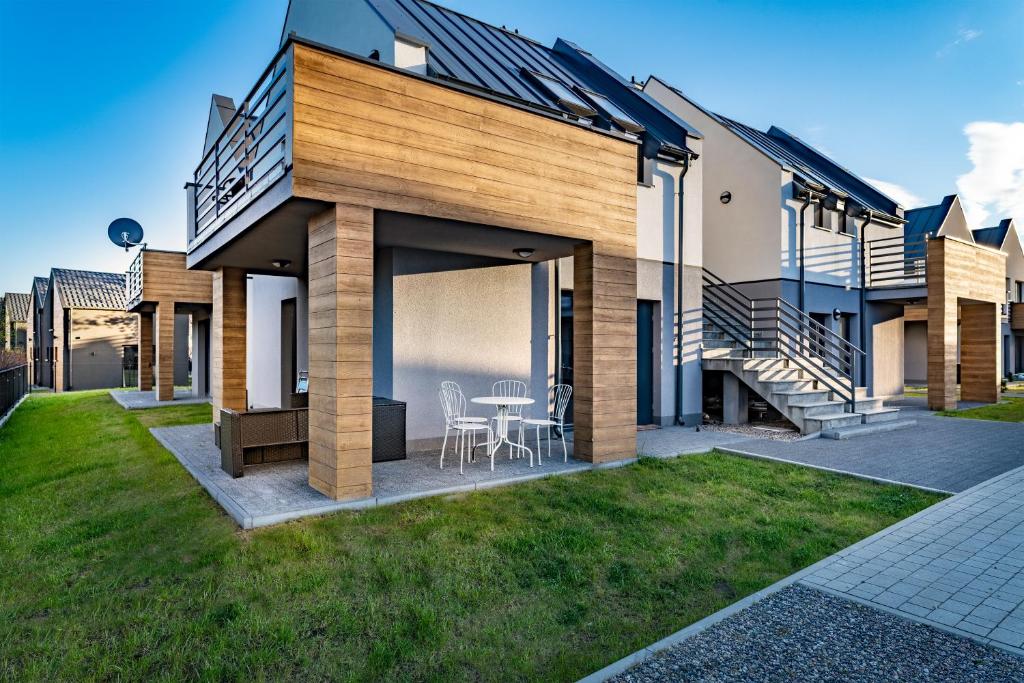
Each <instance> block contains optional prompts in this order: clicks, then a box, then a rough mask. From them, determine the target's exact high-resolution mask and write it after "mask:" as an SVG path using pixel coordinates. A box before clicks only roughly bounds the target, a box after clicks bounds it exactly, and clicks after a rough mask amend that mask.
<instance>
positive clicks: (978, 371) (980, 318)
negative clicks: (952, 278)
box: [960, 303, 1002, 403]
mask: <svg viewBox="0 0 1024 683" xmlns="http://www.w3.org/2000/svg"><path fill="white" fill-rule="evenodd" d="M999 323H1000V313H999V305H998V304H991V303H984V304H966V303H965V304H963V305H962V306H961V307H960V398H961V400H964V401H979V402H982V403H996V402H998V401H999V378H1000V375H1001V374H1002V373H1001V372H1000V357H1001V355H1002V351H1001V347H1002V344H1001V342H1002V339H1001V337H1000V330H999Z"/></svg>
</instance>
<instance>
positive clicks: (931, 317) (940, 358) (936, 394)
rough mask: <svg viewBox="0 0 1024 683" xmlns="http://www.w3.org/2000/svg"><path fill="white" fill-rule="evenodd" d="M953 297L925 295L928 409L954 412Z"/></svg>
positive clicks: (955, 321) (955, 323)
mask: <svg viewBox="0 0 1024 683" xmlns="http://www.w3.org/2000/svg"><path fill="white" fill-rule="evenodd" d="M956 328H957V305H956V297H947V296H944V295H939V296H937V297H932V296H931V294H930V293H929V295H928V407H929V408H930V409H932V410H955V409H956V352H957V329H956Z"/></svg>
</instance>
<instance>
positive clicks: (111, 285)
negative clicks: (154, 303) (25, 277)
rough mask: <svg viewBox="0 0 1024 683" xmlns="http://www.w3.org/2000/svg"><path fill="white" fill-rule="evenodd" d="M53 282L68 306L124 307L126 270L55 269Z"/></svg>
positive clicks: (118, 308) (107, 308) (116, 308)
mask: <svg viewBox="0 0 1024 683" xmlns="http://www.w3.org/2000/svg"><path fill="white" fill-rule="evenodd" d="M53 283H54V284H53V286H54V288H55V291H56V292H57V293H58V294H59V295H60V300H61V304H62V305H63V306H64V307H65V308H98V309H104V310H122V311H123V310H124V273H98V272H95V271H91V270H67V269H64V268H54V269H53Z"/></svg>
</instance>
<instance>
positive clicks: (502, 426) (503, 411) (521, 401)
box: [470, 396, 533, 467]
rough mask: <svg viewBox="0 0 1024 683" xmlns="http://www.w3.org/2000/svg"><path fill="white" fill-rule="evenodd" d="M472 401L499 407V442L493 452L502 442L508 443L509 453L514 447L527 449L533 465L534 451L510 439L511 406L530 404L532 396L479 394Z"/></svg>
mask: <svg viewBox="0 0 1024 683" xmlns="http://www.w3.org/2000/svg"><path fill="white" fill-rule="evenodd" d="M470 401H472V402H473V403H476V404H478V405H484V406H494V407H496V408H497V409H498V417H497V423H498V424H497V427H498V429H497V435H496V436H497V442H496V443H495V444H494V449H493V451H492V452H493V453H497V452H498V449H499V448H501V446H502V444H508V448H509V454H511V453H512V449H513V448H518V449H519V450H522V451H526V452H527V454H529V456H530V467H533V451H531V450H530V449H529V448H527V447H526V446H523V445H521V444H518V443H514V442H512V441H509V440H508V423H509V419H508V409H509V408H510V407H511V406H528V405H530V404H532V403H533V399H532V398H526V397H525V396H477V397H475V398H471V399H470Z"/></svg>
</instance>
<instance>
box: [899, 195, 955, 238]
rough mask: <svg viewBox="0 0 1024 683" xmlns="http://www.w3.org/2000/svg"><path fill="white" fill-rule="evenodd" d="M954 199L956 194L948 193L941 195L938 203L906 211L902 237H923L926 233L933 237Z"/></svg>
mask: <svg viewBox="0 0 1024 683" xmlns="http://www.w3.org/2000/svg"><path fill="white" fill-rule="evenodd" d="M955 199H956V195H955V194H950V195H946V196H945V197H943V198H942V201H941V202H939V203H938V204H932V205H931V206H921V207H918V208H916V209H911V210H910V211H907V213H906V216H905V218H906V219H907V224H906V225H904V226H903V235H904V237H906V238H907V239H910V238H912V237H915V238H916V237H924V236H925V235H926V234H927V235H928V236H930V237H935V235H936V234H938V232H939V228H941V227H942V223H943V222H944V221H945V220H946V216H948V215H949V210H950V209H951V208H952V207H953V201H954V200H955Z"/></svg>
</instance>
